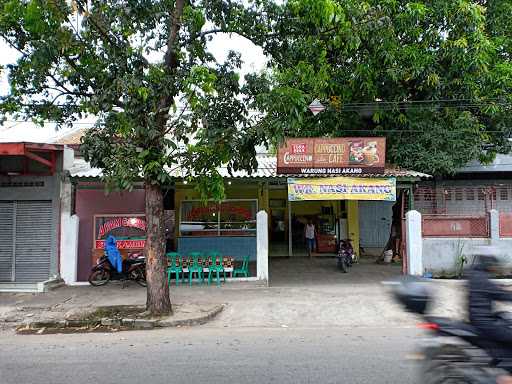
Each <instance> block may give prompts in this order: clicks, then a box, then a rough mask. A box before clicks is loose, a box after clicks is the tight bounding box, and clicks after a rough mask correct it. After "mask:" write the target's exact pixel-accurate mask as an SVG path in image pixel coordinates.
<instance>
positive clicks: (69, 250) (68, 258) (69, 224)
mask: <svg viewBox="0 0 512 384" xmlns="http://www.w3.org/2000/svg"><path fill="white" fill-rule="evenodd" d="M71 201H72V185H71V182H70V181H69V180H66V181H65V182H63V183H62V184H61V199H60V277H61V278H62V279H63V280H64V282H65V283H66V284H72V283H76V281H77V268H78V216H76V215H71Z"/></svg>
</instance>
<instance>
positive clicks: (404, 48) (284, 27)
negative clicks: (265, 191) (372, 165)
mask: <svg viewBox="0 0 512 384" xmlns="http://www.w3.org/2000/svg"><path fill="white" fill-rule="evenodd" d="M511 11H512V2H511V1H510V0H494V1H469V0H458V1H453V0H425V1H400V0H367V1H353V0H289V1H287V2H286V3H285V4H283V6H281V7H279V9H278V10H277V12H278V13H279V15H280V16H279V17H276V20H277V21H276V23H275V24H274V25H273V35H272V36H273V37H272V38H269V39H268V41H267V42H266V45H265V47H266V49H267V51H268V52H271V65H272V69H271V71H269V72H268V73H265V74H261V75H258V76H252V77H251V79H250V81H249V83H248V85H247V86H248V88H250V89H252V90H253V91H254V96H253V97H252V98H251V99H250V102H251V106H252V108H257V109H259V110H262V111H265V112H266V114H265V117H264V118H263V119H262V121H261V128H262V129H263V130H264V131H265V132H266V137H268V138H277V139H282V137H284V136H291V137H295V136H324V135H327V136H373V135H377V136H381V135H383V136H386V137H387V139H388V159H389V161H390V162H391V163H395V164H397V165H400V166H403V167H409V168H413V169H416V170H419V171H424V172H430V173H432V174H436V175H439V174H449V173H452V172H454V171H455V170H456V169H457V168H458V167H461V166H463V165H464V164H465V163H467V162H468V161H469V160H473V159H477V158H480V159H481V160H483V161H489V160H492V159H493V157H494V155H495V153H497V152H507V151H509V148H510V146H509V142H508V138H509V137H510V133H511V128H512V125H511V117H512V114H511V101H512V100H511V97H512V92H511V91H512V63H511V61H510V59H511V53H512V51H511V49H512V45H511V41H512V26H511V23H510V22H509V20H508V16H507V15H510V14H511ZM314 99H319V100H321V101H322V102H323V104H324V105H326V106H327V109H326V110H325V111H324V112H322V113H321V114H319V115H317V116H313V115H312V114H311V113H310V112H309V111H308V110H307V105H308V104H309V103H311V102H312V101H313V100H314Z"/></svg>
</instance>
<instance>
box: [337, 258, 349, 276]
mask: <svg viewBox="0 0 512 384" xmlns="http://www.w3.org/2000/svg"><path fill="white" fill-rule="evenodd" d="M338 267H339V268H340V269H341V271H342V272H343V273H347V272H348V266H347V262H346V261H345V260H341V261H340V262H339V263H338Z"/></svg>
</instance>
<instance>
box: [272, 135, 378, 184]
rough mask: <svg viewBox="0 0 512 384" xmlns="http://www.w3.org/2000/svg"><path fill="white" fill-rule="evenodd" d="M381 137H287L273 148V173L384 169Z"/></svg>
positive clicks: (326, 172) (356, 171)
mask: <svg viewBox="0 0 512 384" xmlns="http://www.w3.org/2000/svg"><path fill="white" fill-rule="evenodd" d="M385 162H386V139H385V138H384V137H337V138H328V139H326V138H319V137H317V138H311V137H310V138H301V139H287V140H285V142H284V143H283V145H282V146H281V147H280V148H279V149H278V151H277V173H279V174H288V175H293V174H307V175H335V174H339V175H348V176H350V175H355V174H362V173H374V174H382V173H384V164H385Z"/></svg>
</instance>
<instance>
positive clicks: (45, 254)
mask: <svg viewBox="0 0 512 384" xmlns="http://www.w3.org/2000/svg"><path fill="white" fill-rule="evenodd" d="M0 244H1V246H0V281H2V282H20V283H32V282H38V281H44V280H48V278H49V275H50V260H51V254H52V249H51V247H52V202H51V201H46V200H43V201H0Z"/></svg>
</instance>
